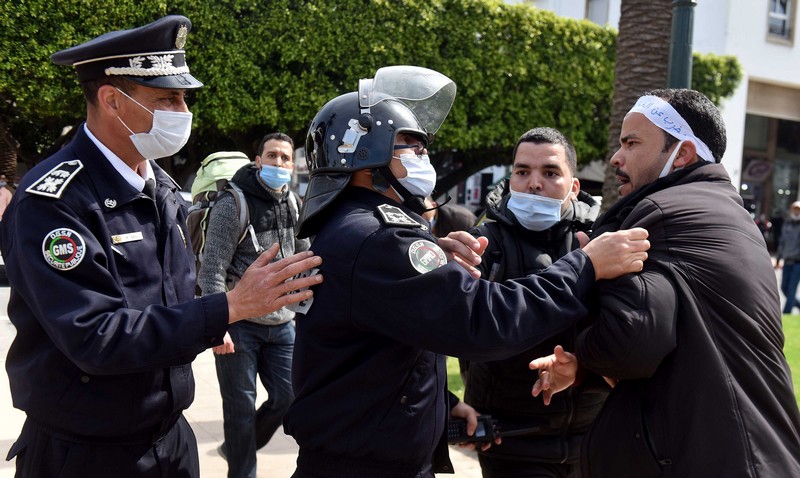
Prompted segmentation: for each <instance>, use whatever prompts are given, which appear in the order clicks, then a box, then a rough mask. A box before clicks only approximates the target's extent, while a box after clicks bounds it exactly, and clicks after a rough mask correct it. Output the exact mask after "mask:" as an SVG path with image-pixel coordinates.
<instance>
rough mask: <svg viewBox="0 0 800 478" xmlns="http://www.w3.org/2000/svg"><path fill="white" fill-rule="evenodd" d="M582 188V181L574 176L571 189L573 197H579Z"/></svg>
mask: <svg viewBox="0 0 800 478" xmlns="http://www.w3.org/2000/svg"><path fill="white" fill-rule="evenodd" d="M580 190H581V181H580V179H578V178H572V188H571V189H570V193H571V199H577V197H578V192H579V191H580Z"/></svg>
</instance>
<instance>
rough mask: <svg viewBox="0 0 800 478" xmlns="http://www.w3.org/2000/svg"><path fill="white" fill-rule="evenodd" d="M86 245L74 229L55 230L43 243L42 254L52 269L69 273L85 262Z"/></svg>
mask: <svg viewBox="0 0 800 478" xmlns="http://www.w3.org/2000/svg"><path fill="white" fill-rule="evenodd" d="M85 253H86V244H84V242H83V238H82V237H81V236H80V235H79V234H78V233H77V232H75V231H73V230H72V229H53V230H52V231H50V232H49V233H48V234H47V236H45V238H44V241H42V254H43V255H44V260H45V261H47V263H48V264H50V267H52V268H54V269H58V270H62V271H68V270H70V269H72V268H73V267H75V266H77V265H78V264H80V263H81V261H82V260H83V256H84V254H85Z"/></svg>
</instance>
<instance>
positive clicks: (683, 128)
mask: <svg viewBox="0 0 800 478" xmlns="http://www.w3.org/2000/svg"><path fill="white" fill-rule="evenodd" d="M630 113H641V114H643V115H644V116H645V117H646V118H647V119H649V120H650V122H652V123H653V124H654V125H656V126H658V127H659V128H661V129H663V130H664V131H666V132H667V133H668V134H669V135H671V136H674V137H675V138H678V139H679V140H681V141H691V142H692V143H694V146H695V149H696V150H697V155H698V156H700V157H701V158H703V159H704V160H706V161H708V162H709V163H715V162H716V161H715V160H714V155H713V154H711V150H710V149H708V146H706V144H705V143H704V142H703V141H702V140H701V139H700V138H698V137H697V136H695V135H694V132H693V131H692V128H691V127H690V126H689V123H687V122H686V120H684V119H683V117H682V116H681V115H679V114H678V112H677V111H675V108H673V107H672V105H670V104H669V103H667V102H666V101H664V100H662V99H661V98H659V97H658V96H642V97H641V98H639V99H638V100H637V101H636V104H635V105H633V108H631V110H630V111H629V112H628V114H630Z"/></svg>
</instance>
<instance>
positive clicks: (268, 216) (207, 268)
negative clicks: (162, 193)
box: [197, 163, 309, 325]
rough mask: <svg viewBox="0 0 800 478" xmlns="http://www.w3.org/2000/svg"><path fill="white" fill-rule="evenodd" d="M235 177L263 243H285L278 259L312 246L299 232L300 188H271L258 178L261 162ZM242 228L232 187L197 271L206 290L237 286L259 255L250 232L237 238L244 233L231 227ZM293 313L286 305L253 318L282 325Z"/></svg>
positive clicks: (215, 215) (212, 220)
mask: <svg viewBox="0 0 800 478" xmlns="http://www.w3.org/2000/svg"><path fill="white" fill-rule="evenodd" d="M232 181H233V182H234V183H236V184H237V185H238V186H239V187H241V188H242V190H243V191H244V193H245V199H246V200H247V207H248V209H249V212H250V224H251V225H252V226H253V228H254V230H255V234H256V239H257V241H258V243H259V244H260V245H261V247H263V248H264V249H267V248H268V247H270V246H271V245H272V244H275V243H278V244H280V247H281V250H280V252H279V253H278V255H277V257H276V258H275V260H279V259H282V258H284V257H287V256H291V255H292V254H294V253H296V252H301V251H305V250H308V248H309V240H308V239H296V238H295V236H294V225H295V223H296V222H297V212H298V211H297V205H298V204H299V202H298V201H297V198H296V197H295V198H294V200H290V198H289V195H290V194H294V193H292V192H290V191H289V190H288V188H284V190H282V191H274V190H272V189H269V188H267V187H266V186H265V185H264V184H263V183H262V182H261V181H260V180H259V179H258V168H257V166H256V165H255V163H251V164H249V165H247V166H244V167H242V168H241V169H240V170H239V171H237V172H236V174H235V175H234V176H233V179H232ZM238 230H239V219H238V211H237V210H236V202H235V201H234V199H233V196H231V195H230V193H228V194H224V195H222V196H221V197H220V198H219V200H218V201H217V203H216V204H215V205H214V207H213V208H212V209H211V213H210V214H209V219H208V228H207V229H206V245H205V249H204V250H203V257H202V262H201V263H200V269H199V270H198V271H197V283H198V285H199V286H200V290H201V291H202V294H203V295H207V294H211V293H214V292H226V291H227V290H229V289H232V288H233V286H234V285H235V283H236V282H238V279H239V278H241V277H242V274H244V271H245V270H246V269H247V268H248V267H249V266H250V264H252V263H253V262H254V261H255V260H256V258H257V257H258V256H259V252H258V251H257V250H256V247H255V245H254V244H253V241H252V240H250V236H249V235H248V236H247V237H245V239H244V240H243V241H241V242H240V243H238V244H237V241H238V239H239V238H238V237H236V235H235V234H232V233H231V231H238ZM293 318H294V312H292V311H290V310H288V309H286V308H282V309H278V310H277V311H275V312H273V313H271V314H268V315H265V316H262V317H253V318H250V319H247V320H249V321H251V322H256V323H259V324H266V325H278V324H282V323H285V322H288V321H290V320H292V319H293Z"/></svg>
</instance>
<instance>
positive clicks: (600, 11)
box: [586, 0, 609, 26]
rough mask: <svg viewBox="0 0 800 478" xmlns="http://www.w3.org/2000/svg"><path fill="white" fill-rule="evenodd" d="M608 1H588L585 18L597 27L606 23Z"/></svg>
mask: <svg viewBox="0 0 800 478" xmlns="http://www.w3.org/2000/svg"><path fill="white" fill-rule="evenodd" d="M608 1H609V0H588V1H587V2H586V18H587V19H588V20H590V21H592V22H594V23H597V24H598V25H603V26H605V24H606V23H608Z"/></svg>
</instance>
